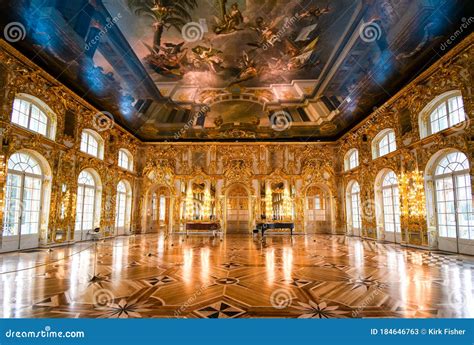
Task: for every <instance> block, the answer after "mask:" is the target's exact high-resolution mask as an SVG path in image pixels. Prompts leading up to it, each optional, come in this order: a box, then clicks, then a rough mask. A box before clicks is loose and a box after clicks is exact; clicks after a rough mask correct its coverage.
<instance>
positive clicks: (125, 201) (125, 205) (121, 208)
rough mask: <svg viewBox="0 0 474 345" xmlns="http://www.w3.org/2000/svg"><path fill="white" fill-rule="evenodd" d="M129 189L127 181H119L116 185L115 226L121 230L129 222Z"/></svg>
mask: <svg viewBox="0 0 474 345" xmlns="http://www.w3.org/2000/svg"><path fill="white" fill-rule="evenodd" d="M130 201H131V189H130V186H129V185H128V183H126V182H125V181H120V182H119V183H118V185H117V201H116V209H115V212H116V213H115V226H116V228H117V229H119V230H122V229H124V228H125V226H126V225H127V224H128V223H129V222H130V206H131V202H130Z"/></svg>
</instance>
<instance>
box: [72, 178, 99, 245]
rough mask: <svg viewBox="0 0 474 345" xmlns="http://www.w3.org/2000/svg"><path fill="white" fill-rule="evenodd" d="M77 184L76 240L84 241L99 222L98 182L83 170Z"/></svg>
mask: <svg viewBox="0 0 474 345" xmlns="http://www.w3.org/2000/svg"><path fill="white" fill-rule="evenodd" d="M77 182H78V186H77V202H76V226H75V231H76V236H77V237H76V240H86V239H87V233H88V232H89V231H91V230H93V229H94V228H95V227H97V226H98V224H99V222H100V203H101V195H100V188H99V183H100V181H99V180H98V177H95V176H94V175H93V172H92V171H89V170H84V171H82V172H81V173H80V174H79V178H78V181H77Z"/></svg>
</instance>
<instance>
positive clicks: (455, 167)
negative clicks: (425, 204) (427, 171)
mask: <svg viewBox="0 0 474 345" xmlns="http://www.w3.org/2000/svg"><path fill="white" fill-rule="evenodd" d="M434 182H435V200H436V213H437V225H438V232H439V237H440V246H442V245H443V243H442V242H443V238H445V239H448V241H449V239H456V241H455V242H456V246H455V248H449V247H445V248H441V249H444V250H450V251H453V249H457V250H456V251H457V252H459V251H460V243H459V240H470V241H472V240H474V213H473V205H472V203H473V200H472V187H471V176H470V173H469V162H468V159H467V157H466V155H465V154H464V153H462V152H457V151H455V152H451V153H448V154H445V155H444V156H442V157H441V159H440V160H439V162H438V164H437V166H436V169H435V173H434ZM449 242H451V243H452V242H453V241H449ZM465 244H467V243H465ZM446 245H447V246H449V244H448V243H446ZM470 245H471V246H472V245H474V244H473V243H472V242H471V243H470ZM471 248H472V247H471ZM473 253H474V252H472V253H470V254H473Z"/></svg>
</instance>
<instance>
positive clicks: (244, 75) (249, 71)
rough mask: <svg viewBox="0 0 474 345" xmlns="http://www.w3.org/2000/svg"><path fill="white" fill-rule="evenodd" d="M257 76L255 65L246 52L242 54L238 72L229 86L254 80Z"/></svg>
mask: <svg viewBox="0 0 474 345" xmlns="http://www.w3.org/2000/svg"><path fill="white" fill-rule="evenodd" d="M257 75H258V70H257V65H256V63H255V61H254V60H253V59H250V58H249V56H248V54H247V53H246V52H244V53H243V55H242V58H241V60H240V72H239V75H238V76H237V77H236V79H235V80H234V81H232V82H231V83H230V84H229V86H232V85H235V84H239V83H242V82H244V81H247V80H250V79H253V78H255V77H256V76H257Z"/></svg>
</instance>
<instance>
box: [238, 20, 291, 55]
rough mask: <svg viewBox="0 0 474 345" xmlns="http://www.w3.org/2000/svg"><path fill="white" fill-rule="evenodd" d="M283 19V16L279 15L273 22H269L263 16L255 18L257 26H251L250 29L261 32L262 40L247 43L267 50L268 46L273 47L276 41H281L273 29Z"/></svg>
mask: <svg viewBox="0 0 474 345" xmlns="http://www.w3.org/2000/svg"><path fill="white" fill-rule="evenodd" d="M282 19H283V17H278V18H276V19H275V20H274V21H273V22H272V23H271V24H267V23H266V22H265V20H264V19H263V17H258V18H257V19H256V20H255V24H256V26H251V27H250V29H252V30H255V31H256V32H257V33H258V34H259V36H260V42H258V43H247V45H249V46H253V47H257V48H263V49H264V50H267V49H268V48H270V47H273V46H274V45H275V43H276V42H281V40H280V38H279V37H278V36H277V35H276V34H275V32H274V30H273V29H274V28H275V27H276V26H277V24H278V23H279V22H280V21H281V20H282Z"/></svg>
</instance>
